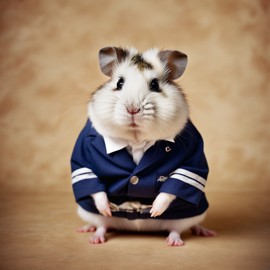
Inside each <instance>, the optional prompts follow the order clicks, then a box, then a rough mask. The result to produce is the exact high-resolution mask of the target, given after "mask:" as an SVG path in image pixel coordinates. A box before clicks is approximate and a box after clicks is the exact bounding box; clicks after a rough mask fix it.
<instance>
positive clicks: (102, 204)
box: [91, 191, 112, 217]
mask: <svg viewBox="0 0 270 270" xmlns="http://www.w3.org/2000/svg"><path fill="white" fill-rule="evenodd" d="M91 196H92V197H93V199H94V201H95V205H96V208H97V209H98V211H99V213H101V214H102V215H103V216H105V217H111V216H112V212H111V209H110V206H109V200H108V197H107V194H106V193H105V192H103V191H101V192H97V193H94V194H92V195H91Z"/></svg>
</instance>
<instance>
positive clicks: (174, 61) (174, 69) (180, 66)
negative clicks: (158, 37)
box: [158, 50, 188, 80]
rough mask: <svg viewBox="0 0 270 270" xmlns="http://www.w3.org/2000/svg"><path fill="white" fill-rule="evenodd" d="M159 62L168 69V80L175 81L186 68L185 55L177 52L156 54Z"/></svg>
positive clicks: (166, 51) (169, 51) (168, 51)
mask: <svg viewBox="0 0 270 270" xmlns="http://www.w3.org/2000/svg"><path fill="white" fill-rule="evenodd" d="M158 56H159V58H160V60H161V61H162V62H163V63H164V64H165V65H166V67H167V69H168V79H169V80H176V79H178V78H179V77H180V76H181V75H182V74H183V73H184V71H185V69H186V66H187V61H188V58H187V55H186V54H184V53H182V52H179V51H171V50H164V51H160V52H159V54H158Z"/></svg>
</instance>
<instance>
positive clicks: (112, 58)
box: [99, 47, 128, 77]
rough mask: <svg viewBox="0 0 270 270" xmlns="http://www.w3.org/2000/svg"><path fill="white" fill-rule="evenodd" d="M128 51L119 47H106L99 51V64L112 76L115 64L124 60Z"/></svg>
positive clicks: (105, 72) (102, 69) (106, 73)
mask: <svg viewBox="0 0 270 270" xmlns="http://www.w3.org/2000/svg"><path fill="white" fill-rule="evenodd" d="M127 54H128V52H127V51H126V50H124V49H121V48H117V47H105V48H103V49H101V50H100V51H99V65H100V69H101V71H102V72H103V73H104V74H105V75H107V76H109V77H111V76H112V71H113V67H114V64H115V63H116V62H119V63H120V62H121V61H123V60H124V59H125V58H126V56H127Z"/></svg>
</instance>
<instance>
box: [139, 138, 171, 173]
mask: <svg viewBox="0 0 270 270" xmlns="http://www.w3.org/2000/svg"><path fill="white" fill-rule="evenodd" d="M175 148H176V144H175V143H173V142H168V141H158V142H156V143H155V144H154V145H153V146H152V147H150V148H149V149H148V150H147V151H146V152H145V153H144V155H143V157H142V159H141V161H140V163H139V164H138V166H137V168H136V170H135V173H138V172H141V171H143V170H147V169H149V168H151V169H152V170H157V169H158V167H159V166H160V165H161V164H162V163H163V162H165V161H166V160H167V159H168V158H169V156H170V155H172V154H173V153H174V152H175Z"/></svg>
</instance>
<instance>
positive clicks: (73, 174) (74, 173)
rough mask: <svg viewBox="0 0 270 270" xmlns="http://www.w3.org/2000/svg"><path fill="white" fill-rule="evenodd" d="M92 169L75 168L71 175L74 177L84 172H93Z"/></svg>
mask: <svg viewBox="0 0 270 270" xmlns="http://www.w3.org/2000/svg"><path fill="white" fill-rule="evenodd" d="M91 172H92V170H90V169H88V168H80V169H78V170H75V171H74V172H73V173H72V174H71V177H72V178H73V177H74V176H77V175H80V174H84V173H91Z"/></svg>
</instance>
